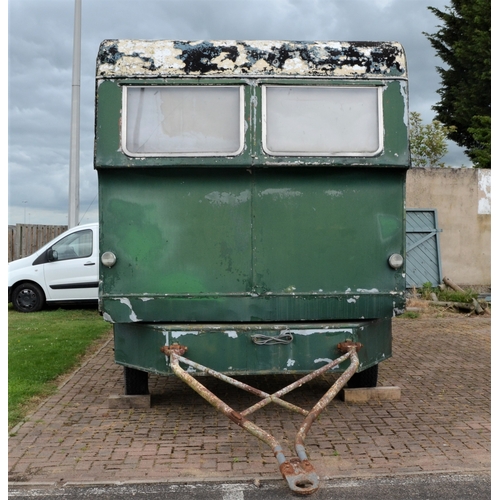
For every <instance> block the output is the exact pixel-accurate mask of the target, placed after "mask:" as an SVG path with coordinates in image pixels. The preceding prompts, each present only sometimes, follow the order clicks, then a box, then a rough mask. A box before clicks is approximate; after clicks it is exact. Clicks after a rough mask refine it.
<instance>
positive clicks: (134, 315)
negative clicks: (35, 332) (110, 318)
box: [119, 297, 140, 322]
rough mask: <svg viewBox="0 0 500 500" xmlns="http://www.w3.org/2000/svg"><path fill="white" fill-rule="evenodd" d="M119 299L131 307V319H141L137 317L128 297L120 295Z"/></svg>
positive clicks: (134, 320)
mask: <svg viewBox="0 0 500 500" xmlns="http://www.w3.org/2000/svg"><path fill="white" fill-rule="evenodd" d="M119 301H120V303H121V304H125V305H126V306H127V307H128V308H129V309H130V316H129V318H130V321H133V322H137V321H140V319H139V318H138V317H137V315H136V314H135V312H134V310H133V309H132V304H131V303H130V300H129V299H127V297H120V299H119Z"/></svg>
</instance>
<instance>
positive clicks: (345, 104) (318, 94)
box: [263, 86, 382, 156]
mask: <svg viewBox="0 0 500 500" xmlns="http://www.w3.org/2000/svg"><path fill="white" fill-rule="evenodd" d="M381 115H382V113H381V90H380V89H379V88H377V87H340V86H337V87H298V86H295V87H291V86H288V87H285V86H283V87H282V86H279V87H278V86H264V87H263V129H264V130H263V147H264V150H265V151H266V152H267V153H268V154H272V155H295V156H296V155H303V156H375V155H376V154H378V153H380V152H381V150H382V125H381V124H382V118H381Z"/></svg>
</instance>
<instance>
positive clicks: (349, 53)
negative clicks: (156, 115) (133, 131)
mask: <svg viewBox="0 0 500 500" xmlns="http://www.w3.org/2000/svg"><path fill="white" fill-rule="evenodd" d="M229 53H231V55H229ZM304 53H307V57H303V54H304ZM195 58H197V60H196V63H195V62H194V61H193V60H194V59H195ZM375 60H376V63H375ZM97 74H98V75H99V76H104V77H106V78H118V77H120V78H121V77H132V76H137V77H140V76H143V77H150V76H152V75H154V76H162V75H164V76H167V75H168V76H186V75H189V74H190V75H200V76H212V75H218V76H223V75H227V76H232V75H238V74H241V75H244V76H249V75H253V76H260V75H266V76H270V75H276V76H288V75H290V76H300V75H302V76H310V75H311V74H317V75H320V76H330V77H359V76H362V77H363V78H375V79H380V78H384V77H386V78H387V77H391V78H404V79H406V78H407V74H406V57H405V54H404V51H403V48H402V47H401V45H399V44H398V43H394V42H376V43H371V42H367V43H363V42H339V41H325V42H301V41H280V40H240V41H236V40H216V41H203V40H198V41H187V40H105V41H104V42H103V43H102V44H101V49H100V52H99V58H98V63H97Z"/></svg>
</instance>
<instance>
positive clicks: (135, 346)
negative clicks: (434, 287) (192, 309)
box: [114, 318, 392, 375]
mask: <svg viewBox="0 0 500 500" xmlns="http://www.w3.org/2000/svg"><path fill="white" fill-rule="evenodd" d="M281 332H286V333H290V334H291V337H292V341H291V342H290V343H289V344H261V345H259V344H256V343H255V342H254V341H253V340H252V337H253V336H255V335H257V334H258V335H265V336H267V337H273V338H275V337H277V336H278V335H279V334H280V333H281ZM114 335H115V359H116V362H117V363H119V364H122V365H124V366H129V367H132V368H139V369H146V370H147V371H149V372H153V373H159V374H164V375H171V374H172V372H171V369H170V366H169V360H168V357H166V356H165V355H164V354H163V353H162V352H161V351H160V348H161V347H162V346H164V345H172V344H174V343H178V344H180V345H183V346H186V347H187V348H188V350H187V353H186V357H187V358H189V359H190V360H192V361H195V362H197V363H200V364H202V365H204V366H207V367H209V368H212V369H214V370H217V371H220V372H224V373H228V374H233V375H238V374H239V375H251V374H259V373H290V374H293V373H307V372H310V371H313V370H316V369H317V368H319V367H321V366H322V365H324V364H325V363H327V362H329V361H331V360H333V359H335V358H337V357H338V356H339V355H340V353H339V351H338V348H337V344H339V343H340V342H344V341H346V340H352V341H354V342H361V343H362V344H363V347H362V348H361V350H360V351H359V359H360V367H359V370H360V371H361V370H364V369H366V368H368V367H370V366H372V365H373V364H376V363H378V362H381V361H384V360H385V359H388V358H389V357H391V356H392V345H391V320H390V319H388V318H386V319H380V320H374V321H358V322H333V323H326V324H325V323H323V324H315V323H305V324H304V323H298V324H294V323H289V324H286V325H283V324H210V325H207V324H197V325H193V324H176V325H171V324H159V325H152V324H140V323H139V324H117V325H115V326H114ZM343 369H345V366H342V365H341V366H340V367H338V368H336V369H335V370H334V371H342V370H343Z"/></svg>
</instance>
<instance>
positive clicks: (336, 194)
mask: <svg viewBox="0 0 500 500" xmlns="http://www.w3.org/2000/svg"><path fill="white" fill-rule="evenodd" d="M325 194H326V195H327V196H331V197H332V198H338V197H339V196H344V193H343V192H342V191H338V190H336V189H328V190H326V191H325Z"/></svg>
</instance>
